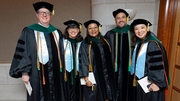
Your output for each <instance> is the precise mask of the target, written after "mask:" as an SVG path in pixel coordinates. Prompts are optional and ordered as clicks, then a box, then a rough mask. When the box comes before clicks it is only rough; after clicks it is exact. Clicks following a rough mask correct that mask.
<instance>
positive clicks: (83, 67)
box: [79, 42, 89, 77]
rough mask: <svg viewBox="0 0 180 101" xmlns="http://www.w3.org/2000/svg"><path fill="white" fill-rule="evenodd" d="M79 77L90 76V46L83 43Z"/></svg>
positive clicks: (80, 52) (80, 51) (80, 53)
mask: <svg viewBox="0 0 180 101" xmlns="http://www.w3.org/2000/svg"><path fill="white" fill-rule="evenodd" d="M79 62H80V67H79V76H80V77H84V76H88V73H89V70H88V67H89V62H88V44H86V43H84V42H82V44H81V46H80V50H79Z"/></svg>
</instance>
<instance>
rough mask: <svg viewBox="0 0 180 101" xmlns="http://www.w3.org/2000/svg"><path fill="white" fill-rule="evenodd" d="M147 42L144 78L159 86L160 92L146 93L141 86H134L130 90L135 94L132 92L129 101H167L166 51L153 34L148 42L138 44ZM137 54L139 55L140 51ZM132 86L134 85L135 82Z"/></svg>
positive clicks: (142, 42)
mask: <svg viewBox="0 0 180 101" xmlns="http://www.w3.org/2000/svg"><path fill="white" fill-rule="evenodd" d="M145 42H149V43H148V46H147V52H146V60H145V67H144V68H145V70H144V76H143V77H146V76H147V77H148V80H150V81H151V82H153V83H155V84H156V85H158V86H159V88H160V90H159V91H157V92H149V93H145V92H144V91H143V89H142V88H141V86H140V85H139V84H136V86H132V87H131V89H130V90H131V91H134V93H132V92H131V93H132V94H130V96H131V97H130V99H129V101H165V91H166V90H167V87H168V82H169V79H168V77H169V76H168V75H169V74H168V61H167V56H166V51H165V49H164V47H163V45H162V44H161V43H160V41H159V40H158V39H157V38H156V37H155V36H154V35H152V34H151V35H150V36H149V37H148V38H147V39H146V40H143V41H141V42H138V43H141V44H144V43H145ZM136 53H138V51H137V52H136ZM135 77H136V76H135ZM143 77H142V78H143ZM131 78H134V75H132V77H131ZM140 79H141V78H140ZM136 80H139V78H138V77H136ZM131 84H132V85H133V80H132V81H131Z"/></svg>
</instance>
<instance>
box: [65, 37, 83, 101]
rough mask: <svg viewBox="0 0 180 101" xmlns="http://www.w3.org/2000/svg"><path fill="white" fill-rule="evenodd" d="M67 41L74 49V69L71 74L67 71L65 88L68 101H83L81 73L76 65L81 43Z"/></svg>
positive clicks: (72, 40) (73, 40) (71, 40)
mask: <svg viewBox="0 0 180 101" xmlns="http://www.w3.org/2000/svg"><path fill="white" fill-rule="evenodd" d="M67 40H68V41H69V42H70V44H71V45H70V46H71V49H72V59H73V64H72V65H73V69H72V71H71V72H69V71H66V76H67V81H66V82H65V86H66V87H65V89H66V90H65V92H66V95H67V99H66V101H83V97H82V91H81V84H80V78H79V71H78V70H77V68H76V65H77V64H76V61H77V60H76V59H77V58H76V54H78V53H77V50H78V49H77V48H78V44H79V43H80V42H78V40H76V39H70V38H69V39H67ZM65 44H66V43H65ZM65 47H66V46H65ZM65 49H66V50H67V48H65ZM66 50H65V51H66ZM65 61H69V60H67V59H65ZM78 62H79V60H78Z"/></svg>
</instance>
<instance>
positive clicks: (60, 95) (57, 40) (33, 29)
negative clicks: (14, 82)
mask: <svg viewBox="0 0 180 101" xmlns="http://www.w3.org/2000/svg"><path fill="white" fill-rule="evenodd" d="M33 6H34V9H35V11H36V12H37V14H36V16H37V18H38V20H39V22H38V24H33V25H30V26H27V27H25V28H24V29H23V31H22V34H21V36H20V38H19V40H18V42H17V46H16V50H15V54H14V57H13V60H12V64H11V67H10V70H9V74H10V76H11V77H13V78H20V77H22V80H23V82H24V83H26V84H28V83H30V84H31V86H32V94H31V95H29V94H28V93H27V101H65V96H64V89H63V88H64V87H63V86H64V78H63V74H64V72H63V71H64V69H63V67H64V62H63V61H64V59H63V52H64V48H63V47H64V46H63V42H62V38H63V37H62V34H61V31H60V30H58V29H57V28H55V27H54V26H52V25H51V24H49V23H50V19H51V17H52V11H53V5H52V4H50V3H47V2H37V3H35V4H33Z"/></svg>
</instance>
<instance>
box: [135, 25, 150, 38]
mask: <svg viewBox="0 0 180 101" xmlns="http://www.w3.org/2000/svg"><path fill="white" fill-rule="evenodd" d="M147 30H148V29H147V26H146V25H145V24H138V25H136V26H134V33H135V35H136V36H137V37H138V38H139V39H144V38H145V37H146V36H147Z"/></svg>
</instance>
